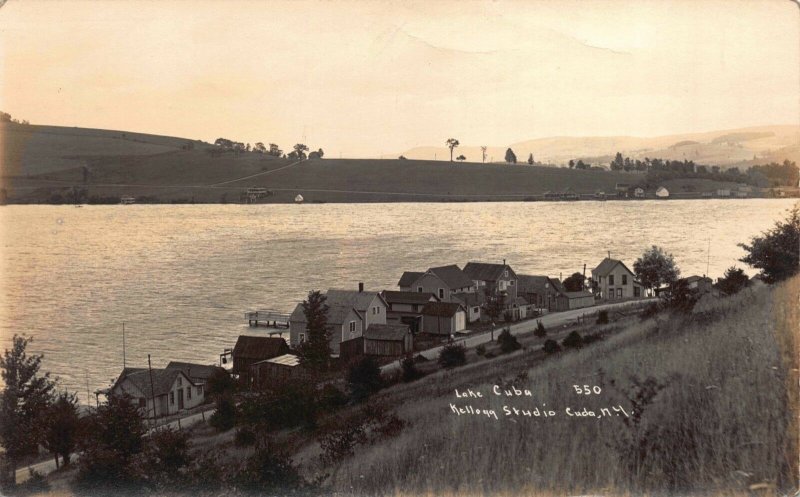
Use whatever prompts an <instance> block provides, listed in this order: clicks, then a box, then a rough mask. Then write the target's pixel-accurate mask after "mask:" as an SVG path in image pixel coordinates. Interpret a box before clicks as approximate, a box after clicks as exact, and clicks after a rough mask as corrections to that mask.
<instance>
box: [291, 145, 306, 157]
mask: <svg viewBox="0 0 800 497" xmlns="http://www.w3.org/2000/svg"><path fill="white" fill-rule="evenodd" d="M292 148H293V149H294V152H295V154H296V155H297V158H298V159H305V158H306V152H308V145H305V144H303V143H297V144H295V146H294V147H292Z"/></svg>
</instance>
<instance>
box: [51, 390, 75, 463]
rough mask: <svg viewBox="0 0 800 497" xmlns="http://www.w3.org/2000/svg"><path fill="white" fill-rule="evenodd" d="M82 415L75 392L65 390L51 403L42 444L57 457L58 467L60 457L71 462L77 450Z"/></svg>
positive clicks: (65, 461)
mask: <svg viewBox="0 0 800 497" xmlns="http://www.w3.org/2000/svg"><path fill="white" fill-rule="evenodd" d="M79 429H80V417H79V416H78V398H77V397H76V396H75V394H72V393H69V392H63V393H61V394H59V395H58V396H57V397H56V398H55V399H54V400H53V402H52V403H51V404H50V406H49V408H48V410H47V417H46V419H45V433H44V438H43V440H42V445H44V447H45V448H46V449H47V450H49V451H50V453H51V454H53V456H54V457H55V461H56V468H58V457H59V456H61V459H62V460H63V461H64V464H65V465H66V464H69V457H70V455H71V454H72V453H73V452H75V446H76V445H77V443H78V430H79Z"/></svg>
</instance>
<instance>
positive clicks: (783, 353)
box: [324, 277, 800, 495]
mask: <svg viewBox="0 0 800 497" xmlns="http://www.w3.org/2000/svg"><path fill="white" fill-rule="evenodd" d="M798 292H800V278H797V277H795V278H794V279H792V280H790V281H788V282H787V283H784V284H782V285H781V286H779V287H777V288H775V289H774V290H773V289H770V288H760V289H756V290H746V291H744V292H742V293H741V294H739V295H737V296H735V297H732V298H730V299H721V300H715V299H711V301H704V302H701V303H700V304H698V307H697V308H696V312H695V313H693V314H692V315H691V316H689V317H673V318H668V317H667V316H665V315H659V316H658V317H657V318H655V319H649V320H646V321H642V322H641V323H638V324H635V325H633V326H631V327H630V328H629V329H627V330H625V331H622V332H620V333H619V334H616V335H615V336H613V337H610V338H608V339H606V340H604V341H601V342H599V343H596V344H593V345H591V346H588V347H587V348H585V349H583V350H580V351H577V352H562V353H560V354H558V355H556V356H553V357H550V358H548V359H547V360H545V361H544V362H543V363H542V364H540V365H538V366H534V367H533V368H519V367H516V368H512V367H509V364H513V363H514V362H513V360H512V358H513V356H505V357H501V358H497V359H493V360H491V361H490V360H484V361H483V362H478V363H477V364H475V365H473V366H472V367H471V368H470V369H469V372H468V374H461V370H460V369H455V370H453V371H452V372H448V373H441V374H436V375H432V376H429V377H427V378H425V379H423V380H420V381H417V382H414V383H410V384H403V385H399V386H396V387H393V388H391V389H389V390H387V391H385V393H382V394H381V395H380V396H379V398H378V399H376V402H378V403H380V404H382V405H386V406H388V407H390V408H394V409H395V410H396V412H397V414H398V415H399V416H400V418H401V419H403V420H405V421H407V422H408V423H409V425H408V426H407V427H406V428H405V429H404V430H403V431H402V432H401V433H400V434H399V435H398V436H396V437H395V438H390V439H388V440H385V441H384V442H381V443H377V444H373V445H368V446H366V447H361V448H359V449H357V451H356V453H355V455H354V456H353V457H350V458H347V459H345V460H343V461H341V462H339V463H338V464H335V465H334V466H333V467H327V468H324V471H326V472H327V473H329V474H330V475H331V476H330V483H331V484H332V485H333V487H334V489H336V490H337V491H338V492H341V493H342V494H343V495H520V494H525V495H578V494H581V493H596V494H598V495H631V494H634V495H639V494H641V493H646V494H649V495H677V494H680V495H687V494H692V495H696V494H697V492H708V493H707V494H706V495H733V494H734V493H739V492H742V493H741V494H740V495H743V494H744V492H746V490H747V487H748V485H752V484H762V483H763V484H765V485H767V486H770V485H772V486H774V487H777V488H778V489H791V488H796V485H797V477H796V472H795V466H796V461H797V455H798V447H797V437H796V433H797V424H796V416H795V414H796V413H797V407H798V399H797V392H796V389H795V388H794V385H796V384H797V379H798V372H797V367H798V363H797V355H796V352H797V342H796V339H797V337H796V336H795V334H794V330H795V327H796V324H797V322H798V309H797V306H796V300H797V295H798ZM528 353H530V352H527V351H523V352H521V354H523V355H524V354H528ZM468 368H469V366H468ZM464 378H469V379H468V380H466V381H469V383H465V380H464ZM496 384H504V387H503V391H504V390H506V389H511V386H510V385H514V386H515V387H516V388H518V389H519V390H523V391H524V389H528V390H530V391H531V392H532V397H527V396H522V397H506V396H505V395H502V396H496V395H494V394H493V393H492V388H493V385H496ZM573 385H579V386H580V388H581V389H582V390H583V389H584V388H585V387H584V385H588V386H589V387H590V388H592V387H599V388H600V389H601V393H600V394H591V395H586V394H585V393H581V394H577V393H576V391H575V388H574V386H573ZM456 388H458V389H459V390H463V389H466V388H470V389H471V390H473V391H476V392H477V391H479V392H482V393H483V396H484V397H483V398H480V399H476V398H469V399H461V398H456V396H455V394H454V389H456ZM451 404H455V405H456V406H459V407H464V406H466V405H471V406H473V407H474V408H475V409H484V410H493V411H494V412H495V413H497V415H498V419H494V418H493V417H491V416H487V415H485V414H478V415H461V416H457V415H456V414H454V413H453V412H452V408H451ZM504 405H505V406H509V407H517V408H519V409H530V410H533V409H534V408H538V409H539V411H540V412H541V411H546V410H552V411H553V412H554V413H555V415H552V416H549V417H542V416H539V417H527V416H517V415H512V416H506V415H504V411H503V406H504ZM615 406H616V407H619V408H621V409H624V410H625V411H626V412H627V414H628V415H627V416H625V415H621V414H620V415H617V414H618V411H614V410H613V408H614V407H615ZM567 407H570V408H571V409H572V412H583V409H584V408H586V409H587V410H589V411H593V412H594V413H601V412H604V411H602V409H603V408H606V409H611V413H612V415H611V416H603V417H600V418H597V417H570V416H568V415H566V414H565V408H567ZM774 487H773V488H774Z"/></svg>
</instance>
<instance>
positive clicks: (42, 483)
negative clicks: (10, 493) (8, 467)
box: [14, 468, 50, 495]
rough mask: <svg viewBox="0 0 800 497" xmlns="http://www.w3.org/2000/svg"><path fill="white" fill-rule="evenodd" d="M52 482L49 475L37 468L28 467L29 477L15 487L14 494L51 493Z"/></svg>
mask: <svg viewBox="0 0 800 497" xmlns="http://www.w3.org/2000/svg"><path fill="white" fill-rule="evenodd" d="M49 490H50V483H48V481H47V477H46V476H44V475H43V474H41V473H39V472H38V471H36V470H35V469H32V468H28V479H27V480H25V481H24V482H22V483H20V484H19V485H17V486H16V487H15V488H14V495H33V494H41V493H49Z"/></svg>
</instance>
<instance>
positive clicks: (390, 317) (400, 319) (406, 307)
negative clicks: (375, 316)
mask: <svg viewBox="0 0 800 497" xmlns="http://www.w3.org/2000/svg"><path fill="white" fill-rule="evenodd" d="M382 295H383V299H384V300H385V301H386V303H387V304H388V305H389V310H388V311H387V313H386V314H387V316H386V322H387V323H388V324H398V323H402V324H405V325H408V326H409V328H411V332H412V333H419V332H420V331H422V308H423V307H425V304H427V303H428V302H438V301H439V299H438V298H437V297H436V296H435V295H434V294H432V293H419V292H395V291H390V290H385V291H384V292H383V293H382Z"/></svg>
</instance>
